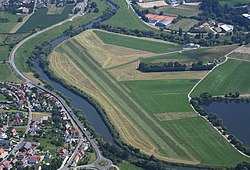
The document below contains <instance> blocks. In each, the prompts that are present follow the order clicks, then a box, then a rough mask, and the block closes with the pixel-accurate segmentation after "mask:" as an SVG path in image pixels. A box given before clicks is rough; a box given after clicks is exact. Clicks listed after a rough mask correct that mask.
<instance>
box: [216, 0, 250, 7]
mask: <svg viewBox="0 0 250 170" xmlns="http://www.w3.org/2000/svg"><path fill="white" fill-rule="evenodd" d="M219 2H220V4H221V5H225V4H228V6H230V7H233V6H234V5H237V4H242V5H243V4H247V3H249V0H219Z"/></svg>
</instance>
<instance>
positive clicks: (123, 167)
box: [119, 163, 143, 170]
mask: <svg viewBox="0 0 250 170" xmlns="http://www.w3.org/2000/svg"><path fill="white" fill-rule="evenodd" d="M119 168H120V170H143V169H142V168H140V167H137V166H135V165H133V164H129V163H121V164H120V165H119Z"/></svg>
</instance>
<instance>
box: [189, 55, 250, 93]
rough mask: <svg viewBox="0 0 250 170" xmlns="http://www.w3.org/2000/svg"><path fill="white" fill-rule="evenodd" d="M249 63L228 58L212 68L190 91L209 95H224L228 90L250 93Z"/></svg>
mask: <svg viewBox="0 0 250 170" xmlns="http://www.w3.org/2000/svg"><path fill="white" fill-rule="evenodd" d="M249 71H250V63H249V62H244V61H237V60H231V59H230V60H228V61H227V62H226V63H225V64H223V65H220V66H219V67H217V68H216V69H214V70H213V71H212V72H211V73H210V74H209V75H208V76H207V77H206V78H205V79H204V80H203V81H202V82H201V83H200V84H199V85H198V86H197V87H196V88H195V89H194V91H193V92H192V94H191V95H192V96H198V95H200V94H201V93H204V92H209V93H210V94H211V95H225V94H228V93H229V92H237V91H238V92H240V93H241V94H250V86H249V84H250V74H248V73H249Z"/></svg>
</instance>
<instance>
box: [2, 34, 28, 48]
mask: <svg viewBox="0 0 250 170" xmlns="http://www.w3.org/2000/svg"><path fill="white" fill-rule="evenodd" d="M28 35H29V34H27V33H25V34H0V45H10V44H16V43H18V42H19V41H21V40H23V39H24V38H25V37H27V36H28Z"/></svg>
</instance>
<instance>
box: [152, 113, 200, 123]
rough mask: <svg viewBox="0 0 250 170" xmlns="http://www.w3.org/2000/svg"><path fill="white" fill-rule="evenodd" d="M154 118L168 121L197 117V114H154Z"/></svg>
mask: <svg viewBox="0 0 250 170" xmlns="http://www.w3.org/2000/svg"><path fill="white" fill-rule="evenodd" d="M155 116H156V117H157V119H159V120H160V121H168V120H178V119H184V118H188V117H197V114H196V113H194V112H169V113H159V114H155Z"/></svg>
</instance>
